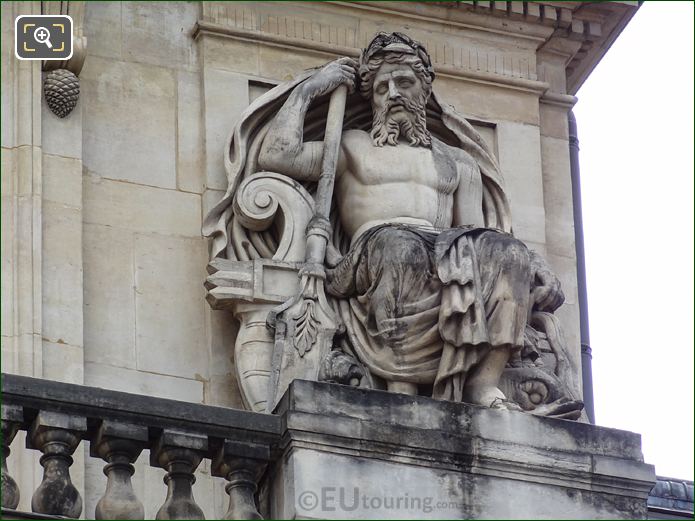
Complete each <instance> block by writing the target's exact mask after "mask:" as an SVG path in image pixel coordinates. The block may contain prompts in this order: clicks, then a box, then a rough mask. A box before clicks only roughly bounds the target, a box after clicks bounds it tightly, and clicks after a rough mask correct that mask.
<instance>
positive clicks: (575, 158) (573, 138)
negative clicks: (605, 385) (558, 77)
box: [567, 110, 596, 423]
mask: <svg viewBox="0 0 695 521" xmlns="http://www.w3.org/2000/svg"><path fill="white" fill-rule="evenodd" d="M567 120H568V124H569V142H570V177H571V178H572V206H573V207H574V244H575V249H576V253H577V293H578V300H579V339H580V342H581V345H582V389H583V390H584V410H585V411H586V415H587V417H588V418H589V421H590V422H591V423H596V421H595V417H594V384H593V379H592V376H591V346H590V342H589V308H588V304H587V298H586V265H585V259H584V228H583V223H582V191H581V186H580V184H579V179H580V177H579V138H578V137H577V120H576V119H575V117H574V112H572V111H571V110H570V112H569V114H568V115H567Z"/></svg>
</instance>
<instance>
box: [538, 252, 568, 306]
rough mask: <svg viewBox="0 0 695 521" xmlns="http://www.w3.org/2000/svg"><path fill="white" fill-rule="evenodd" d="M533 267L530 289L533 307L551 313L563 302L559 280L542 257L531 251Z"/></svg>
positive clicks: (563, 295)
mask: <svg viewBox="0 0 695 521" xmlns="http://www.w3.org/2000/svg"><path fill="white" fill-rule="evenodd" d="M531 262H532V265H533V269H534V273H535V276H534V283H533V284H534V287H533V290H532V291H531V298H532V300H533V309H534V310H536V311H547V312H549V313H552V312H553V311H555V310H556V309H557V308H559V307H560V306H561V305H562V303H563V302H565V294H564V293H563V292H562V289H561V288H560V281H559V280H558V278H557V277H556V276H555V274H554V273H553V272H552V270H551V269H550V267H549V266H548V264H547V263H546V262H545V260H544V259H543V257H541V256H540V255H538V254H537V253H535V252H532V260H531Z"/></svg>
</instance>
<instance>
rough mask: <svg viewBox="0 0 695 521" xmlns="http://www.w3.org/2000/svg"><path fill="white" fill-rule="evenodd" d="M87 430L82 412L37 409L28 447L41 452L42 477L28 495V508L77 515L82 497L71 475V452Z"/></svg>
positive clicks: (36, 510)
mask: <svg viewBox="0 0 695 521" xmlns="http://www.w3.org/2000/svg"><path fill="white" fill-rule="evenodd" d="M86 431H87V420H86V419H85V418H84V417H81V416H72V415H68V414H63V413H56V412H47V411H40V412H39V414H38V415H37V416H36V419H35V420H34V423H33V424H32V426H31V429H30V431H29V436H28V437H27V448H30V449H37V450H40V451H41V452H42V453H43V456H41V459H40V460H39V462H40V463H41V466H43V480H42V481H41V484H40V485H39V488H37V489H36V491H35V492H34V495H33V496H32V497H31V509H32V511H34V512H37V513H40V514H50V515H55V516H65V517H79V516H80V513H81V512H82V497H80V493H79V492H78V491H77V489H76V488H75V486H74V485H73V484H72V481H71V479H70V465H72V453H73V452H75V449H76V448H77V446H78V445H79V444H80V440H81V438H82V435H83V434H84V433H85V432H86Z"/></svg>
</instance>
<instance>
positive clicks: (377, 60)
mask: <svg viewBox="0 0 695 521" xmlns="http://www.w3.org/2000/svg"><path fill="white" fill-rule="evenodd" d="M384 63H400V64H404V65H408V66H409V67H410V68H411V69H413V72H414V73H415V75H416V76H417V77H418V78H419V79H420V81H421V82H422V87H423V89H424V94H425V99H429V97H430V94H431V93H432V79H433V77H432V76H433V75H432V74H431V73H430V72H429V71H428V70H427V69H426V67H425V65H424V64H423V62H422V59H420V57H419V56H416V55H414V54H407V53H400V52H393V51H387V52H384V53H379V54H376V55H374V56H372V57H371V58H369V59H367V60H360V67H359V75H360V94H361V95H362V97H363V98H365V99H371V98H372V87H373V86H374V77H375V76H376V73H377V72H378V71H379V68H380V67H381V66H382V65H383V64H384Z"/></svg>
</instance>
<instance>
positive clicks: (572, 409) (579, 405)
mask: <svg viewBox="0 0 695 521" xmlns="http://www.w3.org/2000/svg"><path fill="white" fill-rule="evenodd" d="M582 409H584V402H582V401H581V400H571V399H569V398H560V399H559V400H556V401H554V402H551V403H546V404H543V405H540V406H538V407H536V408H535V409H534V410H532V411H530V412H531V414H535V415H536V416H547V417H549V418H558V419H561V420H577V419H579V417H580V416H581V415H582Z"/></svg>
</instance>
